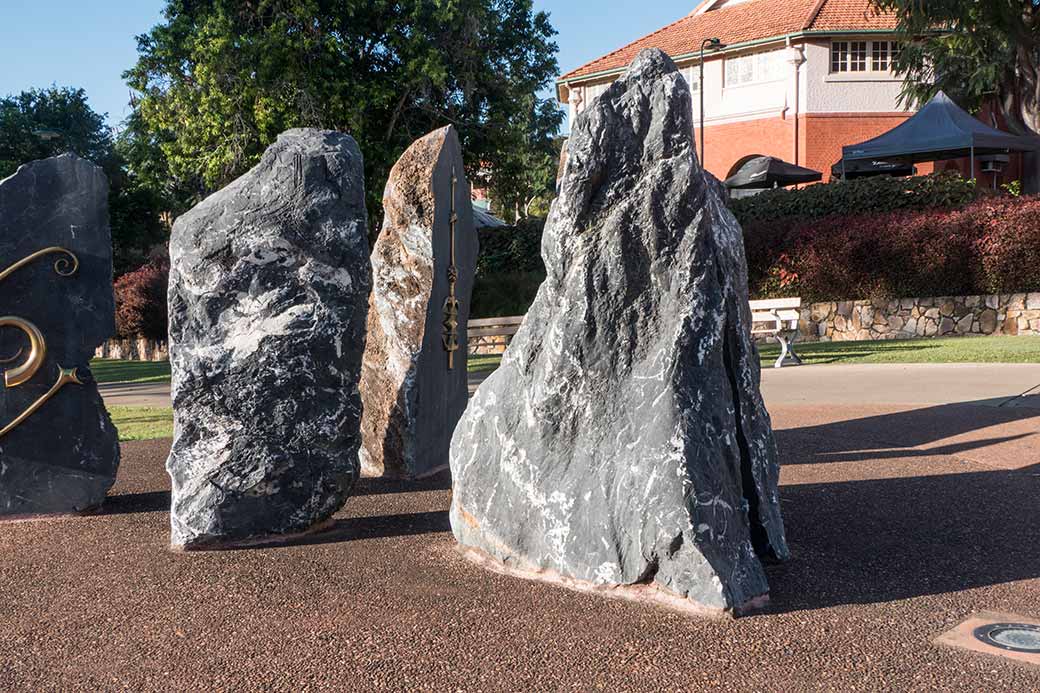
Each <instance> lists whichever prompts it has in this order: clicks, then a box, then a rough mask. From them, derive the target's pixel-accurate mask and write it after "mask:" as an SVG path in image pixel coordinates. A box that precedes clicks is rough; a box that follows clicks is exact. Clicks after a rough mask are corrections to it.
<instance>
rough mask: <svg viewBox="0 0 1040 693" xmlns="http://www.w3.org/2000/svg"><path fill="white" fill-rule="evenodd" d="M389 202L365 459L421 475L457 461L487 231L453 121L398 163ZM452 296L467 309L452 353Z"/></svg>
mask: <svg viewBox="0 0 1040 693" xmlns="http://www.w3.org/2000/svg"><path fill="white" fill-rule="evenodd" d="M453 177H454V183H453V182H452V180H453ZM453 194H454V199H452V195H453ZM383 210H384V213H385V217H384V220H383V230H382V232H381V233H380V234H379V239H378V240H377V241H376V245H375V248H374V250H373V251H372V277H373V287H372V298H371V302H370V308H369V316H368V344H367V347H366V349H365V359H364V368H363V371H362V377H361V397H362V400H363V402H364V417H363V420H362V426H361V431H362V441H363V446H362V449H361V466H362V472H363V473H365V474H366V475H370V476H388V477H402V478H416V477H423V476H429V475H431V474H434V473H436V472H438V471H441V470H443V469H446V468H447V466H448V448H449V446H450V445H451V435H452V433H453V432H454V430H455V425H456V424H457V423H458V421H459V417H461V416H462V412H463V411H464V410H465V409H466V402H467V400H468V399H469V389H468V384H467V373H466V327H467V323H468V320H469V311H470V294H471V292H472V289H473V277H474V272H475V270H476V263H477V235H476V232H475V231H474V228H473V213H472V206H471V202H470V189H469V183H467V181H466V176H465V172H464V170H463V164H462V151H461V149H460V147H459V140H458V136H457V135H456V134H455V129H454V128H453V127H450V126H449V127H446V128H442V129H440V130H437V131H435V132H432V133H430V134H429V135H426V136H425V137H423V138H422V139H420V140H417V141H416V142H415V143H414V144H412V146H411V147H409V148H408V150H407V151H405V153H404V155H403V156H402V157H401V159H400V160H399V161H398V162H397V164H396V165H395V166H394V168H393V170H392V171H391V172H390V179H389V181H388V182H387V184H386V190H385V192H384V193H383ZM453 214H454V216H455V222H454V224H453V223H452V215H453ZM453 259H454V270H452V269H451V266H450V265H451V263H452V260H453ZM452 276H454V277H455V278H456V280H455V282H454V292H452V289H451V279H450V277H452ZM450 295H453V296H454V298H455V300H456V301H457V305H458V310H457V316H456V320H457V326H456V334H457V339H456V341H455V344H454V346H455V347H457V348H456V349H455V350H454V351H453V352H451V354H452V355H451V357H450V360H449V352H448V351H447V350H446V349H445V346H446V342H445V337H446V336H447V335H446V332H447V329H448V328H447V327H446V325H445V319H446V311H445V307H446V306H445V302H446V301H448V300H449V296H450ZM449 366H450V367H449Z"/></svg>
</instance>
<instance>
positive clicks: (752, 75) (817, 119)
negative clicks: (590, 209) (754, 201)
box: [556, 0, 953, 180]
mask: <svg viewBox="0 0 1040 693" xmlns="http://www.w3.org/2000/svg"><path fill="white" fill-rule="evenodd" d="M894 26H895V20H894V18H893V17H892V16H891V15H879V14H877V13H875V12H874V10H873V9H872V8H871V6H870V1H869V0H702V1H701V2H700V3H699V4H698V5H697V6H696V7H695V8H694V9H693V11H692V12H691V13H690V14H689V15H687V16H685V17H683V18H682V19H679V20H678V21H676V22H674V23H672V24H670V25H668V26H666V27H664V28H663V29H660V30H659V31H656V32H654V33H653V34H650V35H649V36H645V37H643V38H641V39H639V40H637V41H634V42H633V43H630V44H628V45H627V46H623V47H622V48H619V49H617V50H615V51H613V52H612V53H609V54H607V55H605V56H603V57H601V58H597V59H596V60H593V61H592V62H590V63H588V64H586V65H583V66H581V67H579V68H577V69H576V70H573V71H571V72H569V73H567V74H565V75H563V76H562V77H561V78H560V79H559V80H558V81H557V85H556V86H557V95H558V98H559V100H560V101H561V102H562V103H564V104H567V105H568V106H569V113H570V117H571V120H572V121H573V119H574V117H575V116H576V115H577V114H578V113H580V112H581V111H582V110H583V109H584V108H586V107H587V106H588V104H589V103H590V102H591V101H592V100H593V99H595V98H596V97H597V96H599V95H600V94H602V93H603V92H604V91H605V90H606V88H607V87H608V86H609V85H610V83H611V82H612V81H613V80H614V79H616V78H617V76H618V75H619V74H621V73H622V72H623V71H624V69H625V67H626V66H627V65H628V64H629V62H631V60H632V59H633V58H634V57H635V55H636V53H638V52H639V51H640V50H641V49H643V48H651V47H654V48H660V49H662V50H664V51H665V52H667V53H668V54H669V55H671V56H672V58H673V59H674V60H675V61H676V63H677V64H678V66H679V67H680V69H681V70H682V72H683V75H684V76H685V77H686V80H687V82H689V84H690V88H691V90H692V91H693V112H694V121H695V122H699V121H700V94H699V91H700V90H701V89H702V88H703V90H704V101H705V108H704V111H705V113H704V116H705V117H704V122H705V140H706V141H705V156H704V164H705V167H706V168H707V169H708V170H709V171H711V172H712V173H713V174H715V175H716V176H718V177H719V178H726V177H728V176H729V175H732V173H734V172H735V171H736V169H737V168H739V166H740V165H741V164H742V163H744V161H746V160H747V159H749V158H751V157H754V156H760V155H768V156H775V157H779V158H781V159H784V160H786V161H790V162H794V163H797V164H800V165H802V166H807V167H809V168H813V169H816V170H818V171H822V172H823V173H824V180H826V179H827V177H828V175H829V172H830V168H831V165H832V164H833V163H834V162H836V161H837V160H839V159H840V158H841V148H842V145H847V144H853V143H855V142H860V141H863V140H866V139H869V138H871V137H875V136H877V135H880V134H881V133H883V132H885V131H887V130H890V129H891V128H893V127H895V126H896V125H898V124H900V123H901V122H903V121H904V120H906V118H908V117H909V116H910V115H912V112H909V111H907V110H906V109H904V108H903V107H901V105H900V102H899V93H900V89H901V86H902V82H901V79H900V78H899V77H898V76H897V75H896V74H895V73H893V71H892V69H891V64H892V59H893V56H894V54H895V53H896V52H897V51H898V50H899V44H898V43H897V42H896V41H895V35H894V33H893V29H894ZM712 37H718V38H719V39H721V40H722V42H723V43H725V44H726V47H725V48H724V49H722V50H720V51H717V52H714V53H711V52H709V53H706V55H705V61H704V84H703V85H701V84H700V79H699V73H700V69H699V68H700V65H699V51H700V46H701V42H702V41H703V40H704V39H707V38H712ZM952 163H953V162H951V164H952ZM918 170H919V171H920V172H921V173H927V172H930V171H931V170H932V166H931V165H930V164H924V165H919V167H918Z"/></svg>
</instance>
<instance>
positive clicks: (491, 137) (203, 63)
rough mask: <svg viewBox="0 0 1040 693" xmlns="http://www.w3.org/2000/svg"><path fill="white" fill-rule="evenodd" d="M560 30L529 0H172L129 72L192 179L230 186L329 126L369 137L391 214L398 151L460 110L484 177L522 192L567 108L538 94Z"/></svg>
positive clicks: (472, 159)
mask: <svg viewBox="0 0 1040 693" xmlns="http://www.w3.org/2000/svg"><path fill="white" fill-rule="evenodd" d="M554 34H555V31H554V30H553V28H552V26H551V25H550V23H549V18H548V16H547V15H546V14H545V13H542V12H537V13H536V12H534V11H533V10H532V2H531V0H168V2H167V6H166V9H165V12H164V21H163V22H162V23H161V24H160V25H158V26H156V27H155V28H153V29H152V30H151V31H150V32H149V33H148V34H145V35H143V36H140V37H138V51H139V59H138V61H137V64H136V65H135V66H134V67H133V68H132V69H130V70H129V71H128V72H127V73H126V75H125V77H126V79H127V81H128V83H129V84H130V86H131V87H132V88H133V89H135V90H136V91H137V92H138V93H139V94H140V95H141V99H140V104H139V116H140V123H139V125H141V126H142V127H141V128H140V129H139V134H147V136H148V137H149V138H150V141H151V142H152V143H153V144H154V146H155V147H157V148H158V150H159V151H161V153H162V155H163V157H164V158H165V161H166V165H167V166H168V170H169V173H170V174H171V175H172V177H173V179H174V180H175V181H176V183H175V185H176V187H178V188H179V189H180V190H181V191H182V192H183V191H195V194H196V195H199V194H203V193H206V192H210V191H212V190H215V189H217V188H219V187H221V186H223V185H226V184H227V183H228V182H230V181H231V180H233V179H234V178H235V177H237V176H239V175H241V174H242V173H243V172H244V171H245V170H247V169H248V168H249V167H250V166H251V165H253V164H254V163H255V162H256V161H257V160H258V158H259V156H260V154H261V153H262V152H263V150H264V148H265V147H266V146H268V145H269V144H270V143H271V142H273V141H274V139H275V138H276V137H277V136H278V134H279V133H281V132H282V131H284V130H286V129H288V128H291V127H319V128H328V129H334V130H340V131H343V132H346V133H349V134H351V135H352V136H353V137H354V138H355V139H356V140H357V141H358V143H359V145H360V146H361V150H362V152H363V153H364V156H365V169H366V187H367V189H368V194H369V207H370V210H371V211H372V212H373V213H375V214H379V211H380V209H381V205H380V198H381V196H382V188H383V184H384V183H385V181H386V178H387V175H388V173H389V169H390V167H391V166H392V165H393V163H394V162H395V161H396V159H397V157H398V156H400V154H401V153H402V152H403V151H404V149H405V148H407V146H408V145H410V144H411V142H412V141H414V140H415V139H417V138H418V137H421V136H422V135H424V134H426V133H427V132H429V131H431V130H434V129H436V128H438V127H442V126H444V125H447V124H454V125H455V126H456V128H457V129H458V131H459V136H460V139H461V141H462V145H463V149H464V152H465V156H466V164H467V168H468V169H469V174H470V177H471V179H473V178H478V179H479V178H480V177H481V175H482V172H486V173H487V174H488V175H487V177H488V178H489V182H490V184H491V187H492V190H493V191H494V190H496V189H501V190H502V191H503V192H505V193H507V194H508V195H509V196H510V197H511V199H518V195H519V194H518V193H517V192H516V191H515V190H511V189H510V186H512V187H516V181H515V179H514V178H513V172H515V171H516V170H518V168H520V167H519V166H518V163H517V162H519V161H522V160H524V157H527V156H531V155H533V154H534V153H535V152H537V151H538V150H539V147H542V149H543V150H544V143H545V140H546V139H548V140H550V141H551V138H552V135H554V134H555V132H556V131H557V130H558V128H559V125H560V122H561V120H562V116H561V115H560V114H559V112H558V111H557V110H555V109H552V110H550V109H549V107H548V106H546V103H548V100H545V101H540V100H539V99H538V98H537V97H536V96H535V95H536V94H537V92H538V91H539V90H540V89H541V88H543V87H544V86H545V85H547V84H548V83H549V82H550V81H551V80H552V78H553V77H554V76H555V74H556V72H557V63H556V58H555V53H556V45H555V44H554V43H553V42H552V37H553V36H554ZM546 133H548V135H546ZM500 172H501V175H499V173H500Z"/></svg>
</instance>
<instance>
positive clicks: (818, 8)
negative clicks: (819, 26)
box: [802, 0, 828, 31]
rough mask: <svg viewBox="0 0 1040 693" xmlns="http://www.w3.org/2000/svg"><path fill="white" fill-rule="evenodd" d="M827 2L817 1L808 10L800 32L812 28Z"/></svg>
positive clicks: (826, 0) (824, 0)
mask: <svg viewBox="0 0 1040 693" xmlns="http://www.w3.org/2000/svg"><path fill="white" fill-rule="evenodd" d="M827 2H828V0H817V2H816V5H815V6H814V7H813V8H812V9H811V10H809V16H808V17H807V18H806V19H805V23H804V24H803V25H802V31H806V30H807V29H809V28H810V27H812V25H813V22H815V21H816V18H817V17H819V16H820V12H822V11H823V6H824V5H826V4H827Z"/></svg>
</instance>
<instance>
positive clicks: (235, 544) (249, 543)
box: [170, 518, 336, 553]
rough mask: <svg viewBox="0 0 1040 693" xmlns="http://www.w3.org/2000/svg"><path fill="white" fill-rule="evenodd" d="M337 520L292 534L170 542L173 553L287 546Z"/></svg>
mask: <svg viewBox="0 0 1040 693" xmlns="http://www.w3.org/2000/svg"><path fill="white" fill-rule="evenodd" d="M335 523H336V521H335V520H334V519H332V518H329V519H328V520H325V521H324V522H321V523H318V524H316V525H314V526H313V527H310V528H308V529H306V530H304V531H302V532H293V533H292V534H273V535H267V536H262V537H250V538H248V539H237V540H234V541H221V540H219V539H210V540H203V541H198V542H195V543H192V544H170V551H172V552H173V553H195V552H200V551H236V550H240V549H263V548H277V547H279V546H287V545H291V544H294V543H296V542H299V541H302V540H305V539H310V538H312V537H314V536H315V535H317V534H321V533H322V532H326V531H328V530H330V529H332V527H333V525H334V524H335Z"/></svg>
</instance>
